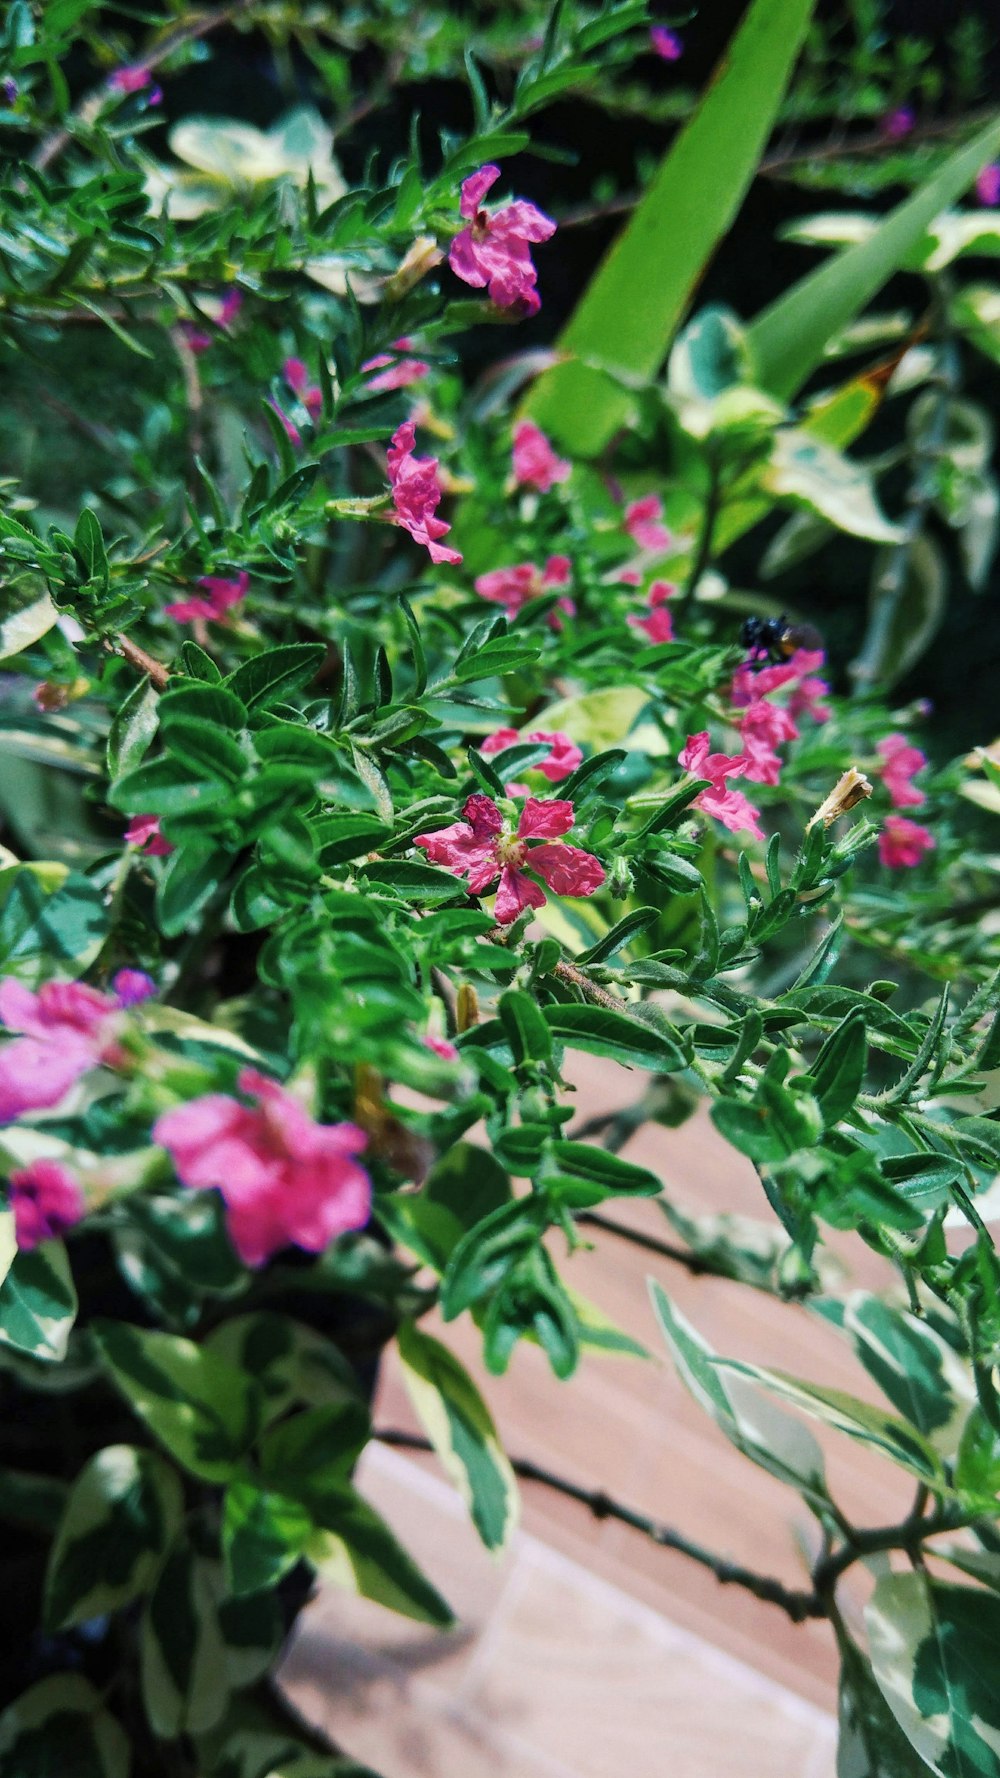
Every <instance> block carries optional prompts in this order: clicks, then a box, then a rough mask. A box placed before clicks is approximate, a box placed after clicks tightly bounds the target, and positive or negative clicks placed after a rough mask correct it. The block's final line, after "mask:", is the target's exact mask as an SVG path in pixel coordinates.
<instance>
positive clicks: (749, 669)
mask: <svg viewBox="0 0 1000 1778" xmlns="http://www.w3.org/2000/svg"><path fill="white" fill-rule="evenodd" d="M825 658H826V657H825V656H824V653H823V650H822V649H821V648H797V649H796V650H795V653H794V654H793V655H792V656H791V657H790V658H789V659H788V660H787V661H779V662H777V663H776V664H775V665H774V666H768V667H756V666H754V664H753V660H752V659H751V660H747V661H743V662H742V663H741V665H740V666H738V667H737V669H736V671H735V673H734V674H733V679H732V685H731V686H730V690H729V697H730V701H731V702H732V703H733V704H734V705H735V706H736V708H737V709H740V708H742V707H744V706H746V705H747V704H752V703H754V701H755V700H756V699H758V698H766V697H769V696H770V694H771V692H774V691H778V690H779V688H780V687H781V686H783V685H787V686H789V687H790V688H791V693H790V696H789V699H788V710H789V713H790V715H792V716H793V717H794V716H802V715H808V716H811V717H812V719H813V721H814V722H826V721H828V720H829V716H830V712H829V710H828V708H827V706H826V705H825V704H824V703H823V702H822V701H821V700H822V699H823V698H824V697H825V696H826V694H827V692H828V691H829V690H830V687H829V686H828V684H827V682H826V680H825V679H819V678H817V677H816V669H817V667H821V666H822V665H823V662H824V659H825Z"/></svg>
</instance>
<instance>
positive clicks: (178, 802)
mask: <svg viewBox="0 0 1000 1778" xmlns="http://www.w3.org/2000/svg"><path fill="white" fill-rule="evenodd" d="M230 793H231V787H230V785H228V784H226V783H224V781H223V780H222V779H221V778H213V777H209V776H208V774H207V773H206V774H205V776H204V779H203V781H201V782H198V781H196V780H195V779H194V778H192V775H191V771H190V769H189V768H188V767H186V766H184V765H183V764H182V763H181V761H180V760H178V759H171V758H169V757H165V758H162V759H153V760H147V761H145V762H144V763H143V764H142V765H140V766H136V767H135V768H134V770H132V771H129V772H126V773H125V774H124V775H123V776H122V777H121V778H119V779H118V780H117V781H116V783H115V784H114V785H113V786H112V789H111V795H112V799H113V801H114V803H115V806H116V808H119V809H124V811H125V813H126V814H127V815H183V814H186V813H188V811H190V810H194V809H209V808H211V807H212V806H213V804H215V803H218V802H221V801H222V800H223V798H224V797H227V796H229V795H230Z"/></svg>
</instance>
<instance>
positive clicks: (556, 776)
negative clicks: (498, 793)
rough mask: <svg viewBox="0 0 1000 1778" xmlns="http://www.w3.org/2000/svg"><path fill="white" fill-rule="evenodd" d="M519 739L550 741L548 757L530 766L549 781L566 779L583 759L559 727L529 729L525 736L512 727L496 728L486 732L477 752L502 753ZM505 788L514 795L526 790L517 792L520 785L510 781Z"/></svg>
mask: <svg viewBox="0 0 1000 1778" xmlns="http://www.w3.org/2000/svg"><path fill="white" fill-rule="evenodd" d="M522 741H538V742H543V741H549V742H551V744H552V750H551V752H550V753H549V757H548V759H543V760H542V763H541V765H538V766H535V767H534V770H535V771H538V772H542V773H543V774H544V776H545V777H546V778H547V779H548V780H549V783H550V784H558V783H559V782H560V781H561V779H563V778H568V777H569V776H570V773H571V772H575V771H576V768H577V766H578V765H579V764H580V763H581V761H582V759H583V754H582V752H581V751H580V748H579V747H578V746H577V744H576V742H575V741H571V740H570V738H569V736H568V735H564V734H563V733H562V730H561V729H556V730H555V731H550V730H548V729H540V728H536V729H532V731H531V733H530V734H529V735H519V734H518V732H517V730H516V728H498V729H497V730H496V732H495V733H494V734H492V735H487V737H486V739H485V741H484V742H483V744H482V747H481V748H480V752H481V753H487V754H490V753H503V751H504V749H505V748H507V747H516V746H517V745H518V744H519V743H520V742H522ZM508 789H509V790H512V791H514V794H515V795H519V794H524V795H527V792H526V791H525V792H523V793H522V792H521V790H520V786H518V787H517V788H516V789H515V786H514V785H513V784H511V785H508Z"/></svg>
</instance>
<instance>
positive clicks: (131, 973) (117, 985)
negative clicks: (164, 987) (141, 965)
mask: <svg viewBox="0 0 1000 1778" xmlns="http://www.w3.org/2000/svg"><path fill="white" fill-rule="evenodd" d="M111 986H112V988H113V990H114V995H115V999H116V1000H117V1002H118V1004H119V1006H122V1007H129V1006H139V1005H141V1003H142V1001H144V1000H149V999H151V998H152V996H153V995H154V994H155V993H156V983H155V982H154V980H153V978H152V976H151V975H147V974H146V971H145V970H144V969H119V971H118V973H117V975H114V976H112V978H111Z"/></svg>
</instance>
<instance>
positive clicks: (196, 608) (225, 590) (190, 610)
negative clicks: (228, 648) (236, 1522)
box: [164, 573, 250, 624]
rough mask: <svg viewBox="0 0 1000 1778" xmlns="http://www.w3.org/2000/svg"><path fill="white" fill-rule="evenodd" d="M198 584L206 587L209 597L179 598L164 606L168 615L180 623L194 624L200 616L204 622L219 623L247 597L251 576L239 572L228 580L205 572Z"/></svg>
mask: <svg viewBox="0 0 1000 1778" xmlns="http://www.w3.org/2000/svg"><path fill="white" fill-rule="evenodd" d="M197 584H198V586H200V587H204V589H205V592H206V594H207V595H208V596H207V598H204V599H177V600H176V601H175V602H174V604H173V605H166V606H164V610H165V612H166V614H167V616H168V617H172V618H174V619H175V620H176V621H177V623H179V624H193V623H196V622H197V621H198V619H199V618H200V619H201V620H202V622H204V623H218V622H219V621H220V620H221V619H222V618H224V617H225V615H226V613H227V611H230V610H232V607H233V606H234V605H238V604H239V603H240V600H241V599H244V598H245V597H246V592H247V588H248V587H249V585H250V576H249V574H245V573H243V574H237V576H236V578H235V579H234V580H227V579H225V578H223V577H220V576H219V575H217V574H205V575H203V576H202V578H201V580H199V581H198V583H197Z"/></svg>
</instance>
